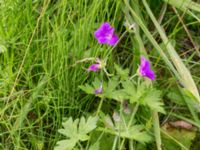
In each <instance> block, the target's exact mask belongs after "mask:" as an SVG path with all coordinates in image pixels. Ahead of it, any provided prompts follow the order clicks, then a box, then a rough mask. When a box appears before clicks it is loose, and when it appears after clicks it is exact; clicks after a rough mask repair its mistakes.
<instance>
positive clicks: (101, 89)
mask: <svg viewBox="0 0 200 150" xmlns="http://www.w3.org/2000/svg"><path fill="white" fill-rule="evenodd" d="M94 93H95V94H96V95H97V94H101V93H103V87H102V85H101V86H100V87H99V88H98V89H96V90H95V91H94Z"/></svg>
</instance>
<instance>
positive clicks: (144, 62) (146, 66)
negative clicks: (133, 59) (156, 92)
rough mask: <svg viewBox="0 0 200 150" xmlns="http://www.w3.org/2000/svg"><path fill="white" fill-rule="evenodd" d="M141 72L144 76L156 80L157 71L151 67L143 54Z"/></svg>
mask: <svg viewBox="0 0 200 150" xmlns="http://www.w3.org/2000/svg"><path fill="white" fill-rule="evenodd" d="M139 72H140V74H141V75H142V76H143V77H147V78H149V79H151V80H155V73H154V72H153V71H152V70H151V68H150V62H149V61H148V60H147V59H146V58H145V57H143V56H142V57H141V59H140V67H139Z"/></svg>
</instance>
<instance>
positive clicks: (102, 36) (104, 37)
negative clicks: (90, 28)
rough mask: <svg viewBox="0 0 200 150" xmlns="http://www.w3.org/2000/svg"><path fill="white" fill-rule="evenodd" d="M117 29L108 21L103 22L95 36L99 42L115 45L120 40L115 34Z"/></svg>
mask: <svg viewBox="0 0 200 150" xmlns="http://www.w3.org/2000/svg"><path fill="white" fill-rule="evenodd" d="M114 31H115V29H114V28H113V27H111V26H110V24H109V23H108V22H105V23H103V24H102V25H101V26H100V27H99V28H98V29H97V30H96V31H95V32H94V36H95V38H96V39H97V40H98V43H99V44H109V45H111V46H113V45H115V44H116V43H117V41H118V36H117V35H115V34H114Z"/></svg>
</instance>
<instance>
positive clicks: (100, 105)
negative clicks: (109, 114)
mask: <svg viewBox="0 0 200 150" xmlns="http://www.w3.org/2000/svg"><path fill="white" fill-rule="evenodd" d="M102 104H103V97H101V101H100V103H99V106H98V109H97V113H96V115H97V116H98V114H99V112H100V110H101V107H102Z"/></svg>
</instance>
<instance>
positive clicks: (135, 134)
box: [116, 125, 152, 143]
mask: <svg viewBox="0 0 200 150" xmlns="http://www.w3.org/2000/svg"><path fill="white" fill-rule="evenodd" d="M116 133H117V134H119V136H121V137H124V138H128V139H131V140H136V141H138V142H140V143H148V142H150V141H151V140H152V137H151V136H150V135H149V134H148V133H147V132H146V131H145V128H144V126H142V125H134V126H131V127H130V128H128V129H126V130H124V131H121V132H116Z"/></svg>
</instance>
